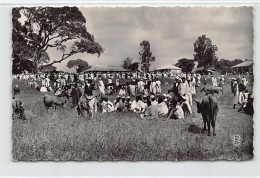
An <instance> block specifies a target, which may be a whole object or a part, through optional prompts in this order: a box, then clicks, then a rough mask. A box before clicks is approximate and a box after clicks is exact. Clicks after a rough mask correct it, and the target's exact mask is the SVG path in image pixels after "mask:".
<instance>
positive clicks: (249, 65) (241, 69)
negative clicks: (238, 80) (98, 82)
mask: <svg viewBox="0 0 260 178" xmlns="http://www.w3.org/2000/svg"><path fill="white" fill-rule="evenodd" d="M253 65H254V62H253V60H247V61H245V62H242V63H240V64H237V65H235V66H232V71H233V72H234V73H236V74H243V73H244V74H245V73H249V74H253Z"/></svg>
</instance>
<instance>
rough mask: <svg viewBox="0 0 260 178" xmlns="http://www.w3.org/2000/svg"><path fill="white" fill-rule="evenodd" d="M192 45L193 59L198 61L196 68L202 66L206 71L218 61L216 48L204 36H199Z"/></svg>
mask: <svg viewBox="0 0 260 178" xmlns="http://www.w3.org/2000/svg"><path fill="white" fill-rule="evenodd" d="M193 45H194V52H195V54H194V59H195V61H198V67H201V66H203V67H204V68H205V69H208V68H210V67H212V66H213V65H214V64H215V62H216V61H217V60H218V58H217V56H216V51H218V48H217V46H216V45H214V44H212V42H211V39H210V38H207V37H206V35H202V36H199V37H198V39H197V40H196V41H195V43H193Z"/></svg>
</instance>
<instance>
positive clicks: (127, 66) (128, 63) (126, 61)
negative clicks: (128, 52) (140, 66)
mask: <svg viewBox="0 0 260 178" xmlns="http://www.w3.org/2000/svg"><path fill="white" fill-rule="evenodd" d="M132 63H133V58H130V57H127V58H125V59H124V60H123V61H122V67H123V68H125V69H130V66H131V64H132Z"/></svg>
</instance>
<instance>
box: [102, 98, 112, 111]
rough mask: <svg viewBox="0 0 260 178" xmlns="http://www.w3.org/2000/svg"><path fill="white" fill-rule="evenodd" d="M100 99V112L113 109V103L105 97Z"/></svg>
mask: <svg viewBox="0 0 260 178" xmlns="http://www.w3.org/2000/svg"><path fill="white" fill-rule="evenodd" d="M101 101H102V103H101V106H102V113H105V112H113V111H114V105H113V103H112V102H111V101H109V100H108V98H107V97H104V98H101Z"/></svg>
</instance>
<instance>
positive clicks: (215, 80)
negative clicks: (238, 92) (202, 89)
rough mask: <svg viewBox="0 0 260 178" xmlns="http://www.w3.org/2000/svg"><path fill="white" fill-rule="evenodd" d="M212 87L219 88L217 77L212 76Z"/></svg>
mask: <svg viewBox="0 0 260 178" xmlns="http://www.w3.org/2000/svg"><path fill="white" fill-rule="evenodd" d="M212 86H213V87H217V86H218V82H217V79H216V77H213V76H212Z"/></svg>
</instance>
